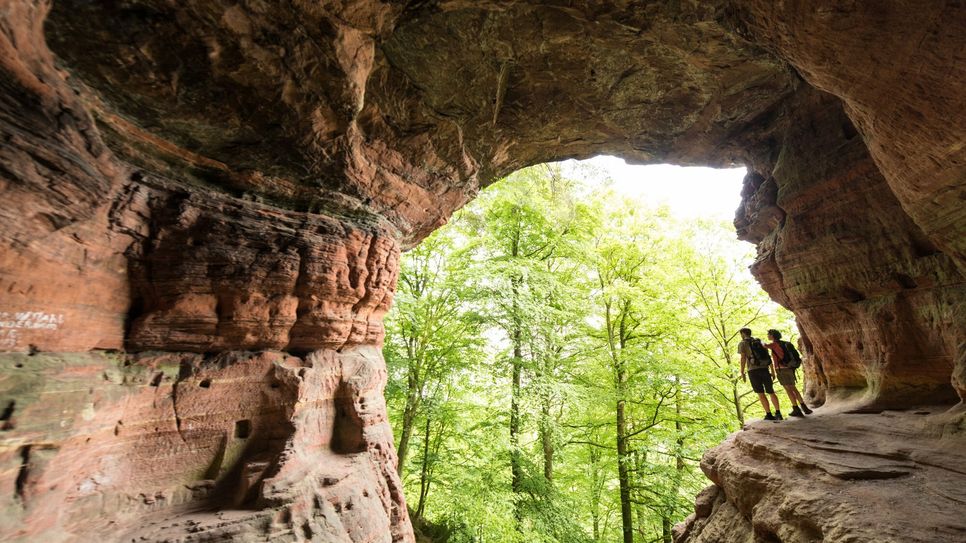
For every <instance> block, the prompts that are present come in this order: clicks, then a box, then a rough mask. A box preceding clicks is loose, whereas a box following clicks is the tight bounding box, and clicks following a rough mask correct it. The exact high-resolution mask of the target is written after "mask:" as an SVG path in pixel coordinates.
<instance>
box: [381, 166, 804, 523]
mask: <svg viewBox="0 0 966 543" xmlns="http://www.w3.org/2000/svg"><path fill="white" fill-rule="evenodd" d="M745 176H746V171H745V170H744V168H737V169H730V170H719V169H711V168H687V167H679V166H674V165H669V164H660V165H651V166H636V165H630V164H627V163H625V162H624V161H623V160H622V159H620V158H616V157H612V156H599V157H595V158H593V159H589V160H584V161H577V160H568V161H565V162H558V163H546V164H539V165H536V166H531V167H529V168H525V169H523V170H520V171H517V172H515V173H513V174H511V175H509V176H507V177H506V178H504V179H502V180H500V181H498V182H496V183H494V184H493V185H491V186H489V187H487V188H486V189H484V190H483V191H482V192H481V194H480V195H479V196H478V197H477V199H476V200H475V201H474V202H472V203H470V204H469V205H468V206H467V207H466V208H464V209H463V210H462V211H460V212H458V213H457V214H456V215H454V218H453V219H452V221H451V222H450V224H448V225H447V226H444V227H443V228H441V229H439V230H438V231H436V232H435V233H434V234H432V235H431V236H429V237H428V238H427V239H426V240H424V241H423V242H422V243H421V244H420V245H418V246H416V247H414V248H413V249H412V250H410V251H409V252H407V253H405V254H404V255H403V261H402V265H401V271H400V279H399V284H398V290H397V297H396V300H395V302H394V307H393V309H392V311H391V312H390V314H389V315H387V317H386V330H387V336H386V342H385V348H384V354H385V358H386V360H387V364H388V371H389V384H388V385H387V389H386V390H387V400H388V407H389V414H390V420H391V421H392V423H393V430H394V435H395V437H396V440H397V443H396V444H397V450H398V452H399V466H400V474H401V476H402V478H403V481H404V488H405V489H406V491H407V502H408V503H409V505H410V507H411V511H412V516H413V518H414V519H415V523H416V525H417V526H424V527H425V526H429V527H428V528H426V529H428V530H432V529H433V528H432V524H433V523H434V522H440V521H442V519H443V518H444V517H445V515H446V514H447V511H449V507H450V505H449V504H456V503H465V498H466V496H463V495H462V494H461V492H462V491H463V490H467V491H468V489H470V488H472V489H474V490H473V491H474V492H485V493H487V496H488V497H487V498H486V499H485V500H484V501H486V503H488V504H489V506H490V507H494V508H496V509H500V508H505V509H506V511H505V512H506V513H507V518H515V516H518V515H522V516H524V517H527V518H528V519H529V520H527V522H530V523H531V525H530V528H532V529H534V530H537V528H536V527H535V526H536V524H539V522H541V521H540V520H539V516H540V515H554V514H556V513H561V512H562V511H564V510H566V507H567V506H565V505H564V504H567V503H569V502H568V500H574V501H579V500H583V499H585V498H586V499H598V500H599V499H601V498H600V495H599V494H598V495H597V498H593V492H591V491H590V490H589V489H588V484H589V479H588V477H590V475H588V473H592V474H593V477H596V478H597V479H595V480H597V482H598V484H603V485H604V486H608V485H609V486H610V487H612V490H614V492H610V493H608V492H604V494H605V497H604V498H603V500H604V501H606V502H607V503H608V504H609V506H615V507H616V508H617V509H619V508H620V506H621V503H620V502H621V501H624V502H626V503H628V504H635V503H636V504H637V505H634V507H635V508H638V509H641V508H642V506H641V505H640V504H643V503H650V504H651V505H652V506H655V507H653V508H651V509H652V510H653V511H658V513H655V514H653V515H652V514H650V513H647V514H645V513H643V512H641V511H638V513H636V514H637V515H640V516H641V517H642V518H645V517H646V520H643V521H642V523H643V524H648V528H647V530H648V531H649V532H652V535H655V536H662V530H663V531H666V530H668V529H669V527H670V526H671V525H673V524H675V523H676V522H679V521H680V520H682V519H683V516H684V513H685V511H686V510H687V509H688V507H690V505H688V506H686V507H681V508H680V510H678V509H675V507H676V506H672V507H670V508H664V509H661V508H660V507H657V506H656V502H655V503H652V502H654V499H655V494H654V493H650V494H649V492H650V491H649V490H647V489H648V488H656V487H658V486H661V485H668V484H670V485H672V486H673V485H675V484H678V485H681V484H682V483H681V482H680V481H681V480H686V481H689V482H687V483H684V484H683V486H679V487H678V490H673V491H668V492H670V493H671V494H675V493H677V492H678V491H681V492H684V494H687V495H689V496H692V495H693V494H694V493H697V492H698V491H699V490H700V486H702V485H703V484H704V483H703V481H702V478H701V476H700V471H699V469H698V459H699V458H700V456H701V455H702V454H703V453H704V451H705V450H706V449H707V448H709V447H711V446H713V445H716V444H717V443H718V442H720V441H721V439H723V438H724V436H725V435H726V434H727V433H729V432H731V431H734V430H737V429H740V428H741V427H742V426H743V425H744V424H745V422H746V421H750V420H751V419H758V418H761V417H762V416H763V414H764V413H763V412H760V411H761V409H760V406H759V405H758V400H757V397H756V396H755V395H754V394H752V393H751V388H750V386H749V385H748V384H747V383H745V382H743V381H742V380H741V378H740V370H739V367H738V356H737V345H738V341H739V340H740V337H739V336H738V329H739V328H741V327H744V326H750V327H752V328H753V329H755V331H756V334H755V335H756V336H758V337H764V336H765V330H767V329H770V328H779V329H782V330H783V332H784V338H785V339H789V340H792V341H795V340H796V339H797V336H798V331H797V329H796V324H795V321H794V318H793V316H792V315H791V313H790V312H788V311H786V310H784V309H782V308H780V306H778V305H777V304H776V303H774V302H773V301H771V300H770V299H769V298H768V296H767V295H766V294H765V292H764V291H763V290H762V288H761V286H760V285H759V284H758V282H757V281H756V280H755V278H754V277H753V276H752V274H751V273H750V271H749V266H750V265H751V264H753V262H754V261H755V250H754V247H753V246H752V245H750V244H748V243H745V242H742V241H740V240H738V239H737V237H736V234H735V226H734V224H733V222H734V217H735V213H736V210H737V209H739V208H740V207H741V206H742V191H743V186H744V179H745ZM799 379H801V375H800V374H799ZM775 387H776V389H778V391H779V392H781V389H780V387H778V385H777V383H776V384H775ZM781 393H782V394H784V393H783V392H781ZM785 401H786V402H787V399H786V400H785ZM699 419H700V420H702V422H701V423H696V422H695V421H696V420H699ZM698 434H700V435H703V436H704V437H702V438H695V437H694V436H695V435H698ZM474 443H475V444H477V445H476V446H475V447H474V446H473V445H472V444H474ZM480 443H489V444H490V446H488V447H480V446H479V444H480ZM452 451H462V452H461V453H460V455H459V458H458V459H457V458H456V457H454V456H452ZM588 466H590V467H589V468H588ZM620 466H625V467H626V469H624V468H621V467H620ZM587 469H589V471H586V470H587ZM461 470H462V471H463V472H461ZM582 470H584V471H582ZM465 471H472V473H471V474H466V473H465ZM457 472H460V473H459V474H458V475H457ZM434 473H436V475H433V474H434ZM457 477H460V478H466V479H473V480H474V481H477V480H478V481H482V479H483V478H490V479H489V480H490V481H491V483H492V487H490V486H488V485H485V484H482V483H480V486H479V487H475V486H474V484H475V483H474V484H469V485H468V486H467V487H454V486H451V485H448V484H447V483H445V482H440V481H445V480H447V479H451V478H454V479H455V478H457ZM674 480H677V481H678V482H677V483H673V482H672V481H674ZM478 481H477V482H478ZM434 485H436V486H435V487H434ZM688 485H693V487H692V486H688ZM483 487H486V488H487V489H486V490H482V488H483ZM669 488H670V487H669ZM501 489H502V490H501ZM617 489H621V490H622V492H621V493H618V492H617ZM625 489H626V493H624V492H623V490H625ZM551 494H552V495H553V496H555V497H551ZM525 496H530V497H529V498H527V497H525ZM534 496H539V497H540V500H537V499H535V498H534V499H531V498H533V497H534ZM608 496H609V497H608ZM664 497H667V496H664ZM558 498H559V500H560V501H556V502H555V501H554V500H557V499H558ZM541 500H544V501H541ZM538 501H539V502H540V503H542V504H543V505H539V504H538V503H537V502H538ZM672 501H673V500H672ZM521 503H523V504H524V505H522V506H521V505H519V504H521ZM682 503H690V502H682ZM509 504H517V505H509ZM547 504H551V505H547ZM598 505H600V503H598ZM544 506H546V507H550V508H551V509H553V508H554V507H563V508H564V509H560V510H551V509H545V508H544V509H541V508H542V507H544ZM467 507H469V506H467ZM521 508H522V509H521ZM528 508H529V509H528ZM577 509H579V508H575V509H574V510H577ZM643 509H647V507H646V506H644V507H643ZM523 510H526V512H521V511H523ZM454 514H455V513H454ZM528 515H529V516H528ZM597 520H600V519H597ZM575 522H576V523H575V524H573V525H571V526H570V527H571V528H574V529H584V528H586V529H587V533H590V531H591V528H590V527H591V526H592V525H593V524H594V520H593V519H591V518H590V517H587V518H581V519H580V520H579V521H575ZM577 524H580V525H581V526H582V527H581V528H578V527H577ZM538 531H539V530H538Z"/></svg>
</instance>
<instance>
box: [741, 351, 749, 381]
mask: <svg viewBox="0 0 966 543" xmlns="http://www.w3.org/2000/svg"><path fill="white" fill-rule="evenodd" d="M746 360H748V357H747V356H745V354H744V353H742V354H741V380H742V381H747V380H748V377H747V376H746V375H745V361H746Z"/></svg>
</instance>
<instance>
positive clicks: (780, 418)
mask: <svg viewBox="0 0 966 543" xmlns="http://www.w3.org/2000/svg"><path fill="white" fill-rule="evenodd" d="M775 420H785V419H784V418H782V412H781V411H775Z"/></svg>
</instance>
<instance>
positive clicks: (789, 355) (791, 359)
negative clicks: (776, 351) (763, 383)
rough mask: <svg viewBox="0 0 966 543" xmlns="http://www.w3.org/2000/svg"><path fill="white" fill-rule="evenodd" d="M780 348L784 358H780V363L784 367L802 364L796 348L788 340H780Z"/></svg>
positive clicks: (793, 367)
mask: <svg viewBox="0 0 966 543" xmlns="http://www.w3.org/2000/svg"><path fill="white" fill-rule="evenodd" d="M781 345H782V350H783V351H785V358H783V359H782V363H783V364H785V367H788V368H792V369H795V368H797V367H799V366H801V365H802V355H800V354H798V349H796V348H795V346H794V345H792V344H791V342H789V341H782V342H781Z"/></svg>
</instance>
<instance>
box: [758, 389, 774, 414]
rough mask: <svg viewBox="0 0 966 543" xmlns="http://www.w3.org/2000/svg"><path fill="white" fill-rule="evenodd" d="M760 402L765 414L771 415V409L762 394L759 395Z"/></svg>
mask: <svg viewBox="0 0 966 543" xmlns="http://www.w3.org/2000/svg"><path fill="white" fill-rule="evenodd" d="M758 401H759V402H761V407H762V408H763V409H764V410H765V413H771V408H769V407H768V400H766V399H765V395H764V394H763V393H761V392H759V393H758Z"/></svg>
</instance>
